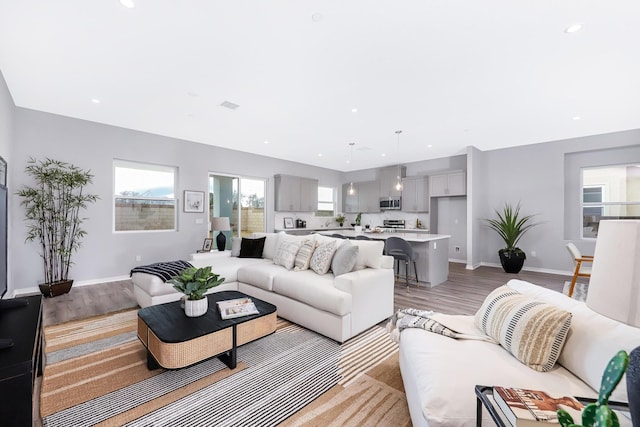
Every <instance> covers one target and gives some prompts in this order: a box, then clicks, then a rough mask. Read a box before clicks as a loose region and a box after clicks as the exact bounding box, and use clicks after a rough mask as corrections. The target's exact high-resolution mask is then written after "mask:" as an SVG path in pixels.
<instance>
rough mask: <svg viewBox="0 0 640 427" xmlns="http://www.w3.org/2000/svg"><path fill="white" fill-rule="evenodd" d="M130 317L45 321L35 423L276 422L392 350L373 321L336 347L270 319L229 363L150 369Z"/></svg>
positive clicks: (346, 381) (393, 346)
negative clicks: (272, 325) (232, 365)
mask: <svg viewBox="0 0 640 427" xmlns="http://www.w3.org/2000/svg"><path fill="white" fill-rule="evenodd" d="M136 316H137V310H129V311H125V312H121V313H115V314H111V315H105V316H99V317H96V318H91V319H86V320H81V321H76V322H70V323H67V324H62V325H56V326H52V327H47V328H45V354H46V355H45V361H46V366H45V370H44V375H43V382H42V392H41V413H42V416H43V425H44V426H71V425H73V426H91V425H102V426H116V425H117V426H120V425H131V426H169V425H171V426H176V425H179V426H211V425H216V426H225V425H229V426H231V425H233V426H236V425H237V426H241V425H261V426H262V425H264V426H268V425H277V424H279V423H280V422H282V421H283V420H285V419H287V418H288V417H290V416H291V415H292V414H295V413H296V412H298V411H300V410H301V409H302V408H304V407H305V406H306V405H308V404H309V403H310V402H312V401H314V400H315V399H317V398H318V397H320V396H322V395H323V394H324V393H326V392H327V391H329V390H332V389H333V390H335V388H336V387H338V388H341V389H342V388H345V387H346V388H349V387H350V386H351V385H352V384H353V385H354V387H355V386H356V385H359V384H361V383H358V380H359V379H361V377H362V375H363V374H364V373H365V372H366V371H367V370H369V369H371V368H373V367H375V366H377V365H379V364H380V363H382V362H384V361H385V360H387V359H388V358H389V357H390V356H393V355H394V354H396V353H397V345H396V344H395V343H393V342H392V341H391V340H390V339H389V337H388V335H387V333H386V332H385V331H384V328H381V327H379V326H374V327H373V328H371V329H369V330H368V331H366V332H364V333H362V334H360V335H359V336H358V337H355V338H353V339H352V340H350V341H348V342H347V343H345V344H343V345H340V344H338V343H336V342H335V341H333V340H330V339H328V338H326V337H323V336H321V335H318V334H316V333H314V332H312V331H309V330H307V329H304V328H302V327H299V326H297V325H295V324H291V323H289V322H287V321H285V320H281V319H279V321H278V329H277V331H276V333H274V334H272V335H269V336H267V337H265V338H262V339H260V340H257V341H254V342H252V343H249V344H246V345H244V346H242V347H240V348H239V349H238V361H239V363H238V367H237V368H236V369H235V370H233V371H231V370H229V369H228V368H226V366H225V365H224V364H222V363H221V362H220V361H218V360H217V359H215V358H214V359H210V360H207V361H205V362H202V363H199V364H196V365H194V366H191V367H188V368H185V369H180V370H176V371H167V370H162V369H158V370H155V371H149V370H147V368H146V350H145V349H144V347H143V346H142V345H141V343H140V342H139V341H138V339H137V337H136V332H135V330H136Z"/></svg>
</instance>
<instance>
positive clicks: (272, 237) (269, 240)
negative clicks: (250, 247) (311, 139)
mask: <svg viewBox="0 0 640 427" xmlns="http://www.w3.org/2000/svg"><path fill="white" fill-rule="evenodd" d="M283 235H284V233H252V234H251V237H252V238H254V239H255V238H258V237H264V238H265V241H264V248H263V249H262V258H266V259H273V256H274V255H275V254H276V247H277V246H278V241H279V240H280V236H283Z"/></svg>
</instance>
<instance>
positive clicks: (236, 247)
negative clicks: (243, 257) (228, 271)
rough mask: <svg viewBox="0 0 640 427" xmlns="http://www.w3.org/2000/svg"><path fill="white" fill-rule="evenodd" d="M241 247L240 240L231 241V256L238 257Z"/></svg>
mask: <svg viewBox="0 0 640 427" xmlns="http://www.w3.org/2000/svg"><path fill="white" fill-rule="evenodd" d="M241 246H242V238H237V237H235V238H233V239H231V256H235V257H237V256H238V255H240V247H241Z"/></svg>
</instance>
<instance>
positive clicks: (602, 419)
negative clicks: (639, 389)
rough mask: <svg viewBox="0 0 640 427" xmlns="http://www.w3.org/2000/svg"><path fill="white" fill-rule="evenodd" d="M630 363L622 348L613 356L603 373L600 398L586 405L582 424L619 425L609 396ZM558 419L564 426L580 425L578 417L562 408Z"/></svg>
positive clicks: (589, 426) (586, 426) (587, 425)
mask: <svg viewBox="0 0 640 427" xmlns="http://www.w3.org/2000/svg"><path fill="white" fill-rule="evenodd" d="M628 365H629V355H628V354H627V352H626V351H624V350H620V351H619V352H618V353H616V355H615V356H613V357H612V358H611V360H610V361H609V364H608V365H607V367H606V369H605V371H604V373H603V374H602V381H601V384H600V392H599V393H598V400H597V401H595V402H594V403H590V404H588V405H587V406H585V408H584V411H582V425H583V426H585V427H591V426H619V425H620V421H619V419H618V416H617V415H616V413H615V412H614V411H613V410H611V408H609V405H608V403H609V397H610V396H611V393H613V390H615V388H616V387H617V386H618V383H619V382H620V380H621V379H622V376H623V375H624V371H625V370H626V369H627V366H628ZM558 420H559V421H560V424H561V425H562V427H569V426H578V424H576V423H577V422H578V420H577V417H576V421H574V418H573V417H572V416H571V415H570V414H569V413H568V412H567V411H564V410H562V409H560V410H558Z"/></svg>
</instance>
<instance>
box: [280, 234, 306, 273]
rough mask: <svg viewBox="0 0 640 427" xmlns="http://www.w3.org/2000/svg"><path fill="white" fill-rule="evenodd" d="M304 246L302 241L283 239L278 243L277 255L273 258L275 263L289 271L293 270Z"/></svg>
mask: <svg viewBox="0 0 640 427" xmlns="http://www.w3.org/2000/svg"><path fill="white" fill-rule="evenodd" d="M302 244H303V242H302V241H296V240H293V241H291V240H286V239H281V240H280V241H279V242H278V247H277V248H276V254H275V255H274V256H273V262H274V263H275V264H277V265H281V266H283V267H284V268H286V269H287V270H291V269H292V268H293V264H294V262H295V260H296V255H297V254H298V251H299V250H300V247H301V246H302Z"/></svg>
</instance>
